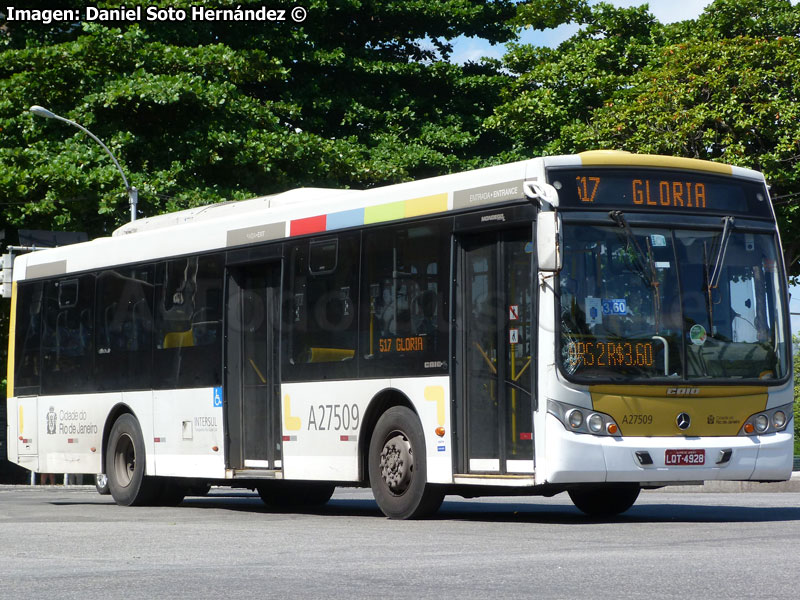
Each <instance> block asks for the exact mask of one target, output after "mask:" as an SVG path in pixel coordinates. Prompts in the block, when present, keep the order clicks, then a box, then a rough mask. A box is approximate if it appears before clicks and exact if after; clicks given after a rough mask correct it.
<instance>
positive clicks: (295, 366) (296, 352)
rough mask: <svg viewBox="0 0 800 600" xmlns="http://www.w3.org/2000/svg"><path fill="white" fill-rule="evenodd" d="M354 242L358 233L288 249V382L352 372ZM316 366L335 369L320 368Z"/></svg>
mask: <svg viewBox="0 0 800 600" xmlns="http://www.w3.org/2000/svg"><path fill="white" fill-rule="evenodd" d="M359 241H360V240H359V234H345V235H341V236H339V237H326V238H319V239H311V240H303V241H301V242H298V243H296V244H293V245H292V246H290V247H289V252H288V257H289V261H288V268H289V276H288V279H287V283H288V286H289V290H288V292H287V294H286V297H287V298H288V299H289V300H288V306H287V308H286V311H287V312H286V316H285V320H284V322H285V323H286V325H287V329H288V331H287V344H286V345H287V354H288V361H287V362H288V364H287V373H286V375H287V376H288V377H289V378H295V377H297V378H304V377H309V378H316V377H322V378H325V377H326V376H331V377H341V376H344V375H343V372H342V369H344V370H348V369H350V370H352V368H353V365H354V363H355V361H354V360H353V359H354V358H355V355H356V341H357V339H356V337H357V336H356V331H357V324H358V319H357V310H358V304H357V302H358V287H357V286H358V254H359ZM321 363H338V364H337V365H336V366H334V365H328V366H327V367H323V366H322V365H321ZM342 363H345V364H342ZM300 365H307V366H305V367H300ZM312 365H316V366H312ZM329 374H330V375H329Z"/></svg>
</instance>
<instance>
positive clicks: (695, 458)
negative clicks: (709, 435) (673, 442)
mask: <svg viewBox="0 0 800 600" xmlns="http://www.w3.org/2000/svg"><path fill="white" fill-rule="evenodd" d="M664 464H665V465H667V466H668V467H670V466H671V467H683V466H696V465H704V464H706V451H705V450H687V449H684V448H682V449H679V450H665V451H664Z"/></svg>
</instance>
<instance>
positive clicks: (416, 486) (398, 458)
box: [368, 406, 444, 519]
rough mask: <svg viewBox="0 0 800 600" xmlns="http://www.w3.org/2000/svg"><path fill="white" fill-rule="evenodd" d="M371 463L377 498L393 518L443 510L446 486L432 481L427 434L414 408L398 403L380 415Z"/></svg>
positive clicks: (371, 483) (373, 438) (372, 481)
mask: <svg viewBox="0 0 800 600" xmlns="http://www.w3.org/2000/svg"><path fill="white" fill-rule="evenodd" d="M368 467H369V481H370V485H371V486H372V493H373V495H374V496H375V501H376V502H377V503H378V507H379V508H380V509H381V511H382V512H383V514H385V515H386V516H387V517H389V518H390V519H421V518H424V517H428V516H430V515H432V514H434V513H435V512H436V511H437V510H439V507H440V506H441V504H442V500H444V488H443V487H441V486H436V485H432V484H429V483H428V480H427V477H428V469H427V460H426V456H425V435H424V434H423V432H422V425H420V422H419V419H418V418H417V415H416V414H414V412H413V411H411V410H410V409H408V408H406V407H404V406H394V407H392V408H390V409H389V410H387V411H386V412H385V413H383V414H382V415H381V418H380V419H378V422H377V424H376V425H375V429H374V430H373V432H372V439H371V440H370V443H369V455H368Z"/></svg>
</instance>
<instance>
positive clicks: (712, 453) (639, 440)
mask: <svg viewBox="0 0 800 600" xmlns="http://www.w3.org/2000/svg"><path fill="white" fill-rule="evenodd" d="M793 431H794V421H793V420H790V421H789V423H788V425H787V427H786V430H784V431H782V432H778V433H771V434H768V435H761V436H726V437H702V438H700V437H694V438H692V437H677V436H676V437H627V438H625V437H611V436H594V435H590V434H582V433H575V432H572V431H567V430H566V429H564V426H563V425H562V424H561V423H560V422H559V421H558V420H557V419H556V418H555V417H553V416H552V415H547V431H546V435H547V443H546V447H547V460H546V461H545V464H546V467H545V469H544V471H545V473H544V474H543V479H544V481H546V482H547V483H590V482H639V483H643V484H645V483H654V484H658V483H665V484H666V483H680V482H690V481H691V482H697V481H709V480H725V481H785V480H787V479H789V477H791V475H792V455H793V446H794V436H793V433H792V432H793ZM680 455H683V456H687V455H688V456H689V457H691V458H690V459H691V460H698V458H697V457H698V456H700V455H702V457H703V461H702V464H668V461H669V462H671V463H675V462H676V461H678V462H680V461H681V460H682V458H681V457H680ZM676 457H678V458H676ZM537 475H538V473H537ZM538 479H539V478H538V477H537V480H538Z"/></svg>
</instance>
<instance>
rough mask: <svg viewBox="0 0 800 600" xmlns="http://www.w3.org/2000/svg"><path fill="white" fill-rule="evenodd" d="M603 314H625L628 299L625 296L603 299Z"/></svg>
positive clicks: (626, 312)
mask: <svg viewBox="0 0 800 600" xmlns="http://www.w3.org/2000/svg"><path fill="white" fill-rule="evenodd" d="M603 314H604V315H626V314H628V301H627V300H625V298H615V299H614V300H603Z"/></svg>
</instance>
